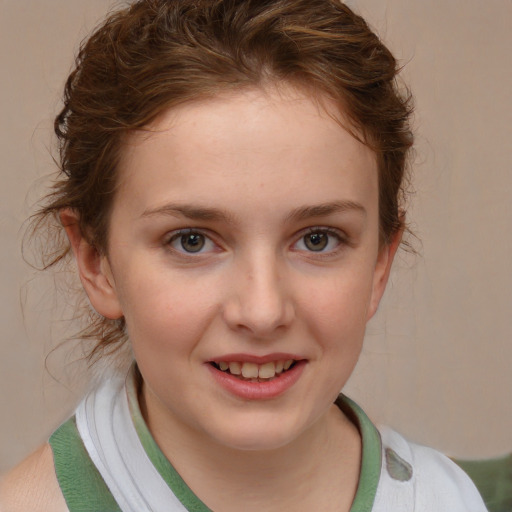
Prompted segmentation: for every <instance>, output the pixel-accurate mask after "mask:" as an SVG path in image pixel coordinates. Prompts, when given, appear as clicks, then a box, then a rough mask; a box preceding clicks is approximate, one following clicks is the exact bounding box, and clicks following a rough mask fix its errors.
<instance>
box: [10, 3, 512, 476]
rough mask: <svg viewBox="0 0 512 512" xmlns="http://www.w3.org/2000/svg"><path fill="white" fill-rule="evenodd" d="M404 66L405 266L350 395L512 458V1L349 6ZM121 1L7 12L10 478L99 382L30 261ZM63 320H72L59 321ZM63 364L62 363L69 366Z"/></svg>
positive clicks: (424, 430) (468, 447) (426, 430)
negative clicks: (407, 158)
mask: <svg viewBox="0 0 512 512" xmlns="http://www.w3.org/2000/svg"><path fill="white" fill-rule="evenodd" d="M349 3H350V4H351V5H353V6H356V7H357V9H358V10H359V11H360V12H362V13H363V14H364V15H365V16H366V17H367V19H368V20H369V21H370V22H371V24H372V25H373V26H374V27H375V28H376V29H377V30H378V31H379V33H380V34H381V36H382V37H383V39H384V40H385V41H386V42H387V43H388V44H389V45H390V47H391V48H392V49H393V51H394V52H395V53H396V55H397V56H398V57H399V58H400V59H401V60H402V62H403V63H405V64H406V68H405V72H404V76H405V78H406V80H407V81H408V82H409V83H410V85H411V87H412V89H413V91H414V92H415V95H416V103H417V114H416V128H417V132H418V137H417V138H418V144H417V153H418V155H417V161H416V163H415V166H414V168H415V174H416V177H415V181H414V183H415V189H416V195H415V197H414V198H413V201H414V203H413V206H412V207H411V210H410V219H411V221H412V222H413V225H414V229H415V232H416V234H417V235H418V236H419V238H420V239H421V241H422V246H420V249H421V251H422V255H421V256H417V257H411V256H408V255H402V256H401V257H400V258H399V260H398V262H397V263H398V265H397V267H396V269H395V272H394V275H393V279H392V283H391V286H390V288H389V289H388V292H387V296H386V300H385V302H384V304H383V305H382V307H381V310H380V312H379V314H378V317H377V318H376V319H375V320H374V321H373V322H372V324H371V325H370V326H369V329H368V336H367V341H366V347H365V350H364V353H363V355H362V358H361V361H360V365H359V367H358V369H357V370H356V373H355V375H354V376H353V378H352V379H351V381H350V383H349V385H348V386H347V392H348V393H349V394H351V395H352V396H353V397H355V398H356V399H357V400H359V401H360V403H362V405H363V406H364V407H365V408H366V409H367V411H368V412H369V414H370V415H371V416H372V417H373V418H374V419H375V420H377V421H379V422H385V423H387V424H390V425H392V426H394V427H395V428H397V429H398V430H400V431H401V432H402V433H404V434H405V435H407V436H408V437H410V438H412V439H415V440H418V441H420V442H424V443H428V444H430V445H433V446H435V447H437V448H439V449H441V450H444V451H447V452H449V453H451V454H455V455H459V456H466V457H472V456H491V455H496V454H499V453H503V452H505V451H512V405H511V403H512V400H511V398H512V372H511V371H510V368H511V364H512V271H511V270H512V262H511V254H512V229H511V228H512V207H511V197H512V157H511V152H510V150H511V142H510V139H511V130H510V127H511V125H512V100H511V97H510V91H511V84H512V64H511V62H512V60H511V58H510V51H511V49H512V31H511V30H510V27H511V26H512V1H510V0H448V1H447V0H421V1H420V0H417V1H415V0H355V1H351V2H349ZM111 4H112V2H110V1H109V0H0V39H1V41H0V42H1V44H0V55H1V70H0V73H1V77H2V78H1V92H2V94H1V95H0V102H1V109H0V112H1V113H2V123H1V128H0V131H1V137H0V147H1V155H2V169H1V174H0V180H1V181H0V184H1V186H0V263H1V264H0V283H1V292H0V305H1V308H0V322H1V325H2V329H3V336H2V338H1V341H0V389H1V390H2V392H1V393H0V410H1V411H2V413H1V414H0V470H3V469H6V468H7V467H9V466H10V465H12V464H14V463H15V462H17V461H18V460H19V459H20V458H22V457H23V456H24V455H26V454H27V453H28V452H29V451H31V450H32V449H34V448H35V447H36V446H37V445H38V444H39V443H41V442H42V441H43V440H45V439H46V438H47V436H48V435H49V433H50V432H51V431H52V430H53V429H54V428H55V427H56V426H57V425H58V424H59V422H60V421H61V420H62V419H63V418H64V417H65V416H66V415H67V414H69V413H70V411H71V410H72V408H73V404H74V403H75V402H76V401H77V400H78V399H79V397H80V394H81V393H82V390H83V387H84V382H85V381H86V380H87V373H86V372H85V370H84V367H83V365H80V364H71V363H69V364H67V363H66V362H69V361H71V360H72V359H73V357H74V356H73V355H72V354H70V353H69V350H68V348H69V345H68V348H66V347H63V348H61V349H59V350H57V351H56V352H53V353H52V354H51V355H50V357H49V358H48V359H47V360H46V367H47V368H46V369H45V356H46V355H47V354H48V353H49V352H50V350H51V349H52V347H55V346H56V345H57V344H58V343H59V341H60V340H61V339H62V338H63V337H64V336H65V333H66V332H68V331H66V329H68V328H69V325H68V323H66V322H64V323H63V322H62V321H60V320H59V319H60V318H61V317H67V316H69V314H70V313H69V311H67V310H65V309H64V310H63V309H62V307H61V305H59V303H58V301H56V299H55V294H54V293H53V291H52V290H53V287H54V283H53V279H52V277H51V276H42V275H39V274H38V273H37V272H34V271H32V270H31V269H30V268H29V267H27V265H26V264H24V263H23V261H22V258H21V254H20V244H21V227H22V223H23V221H24V219H26V218H27V216H28V215H29V214H30V212H31V211H32V204H33V203H34V201H35V199H36V198H37V197H38V196H39V195H40V194H41V191H42V190H43V189H44V183H45V181H44V179H43V177H44V176H46V175H47V174H48V173H49V172H50V171H51V170H52V169H53V168H54V167H53V163H52V160H51V156H50V153H51V150H52V147H53V143H54V142H53V139H52V135H51V125H52V116H53V115H54V113H55V112H56V111H57V109H58V106H59V97H60V93H61V89H62V86H63V82H64V79H65V77H66V75H67V72H68V71H69V69H70V66H71V62H72V57H73V53H74V51H75V50H76V47H77V44H78V42H79V41H80V40H81V39H82V38H83V37H84V36H85V34H86V33H87V32H88V30H89V29H90V28H91V27H92V26H94V24H95V22H96V21H97V20H98V19H99V17H100V16H101V15H102V13H104V12H105V11H106V9H107V7H108V6H109V5H111ZM62 311H64V313H62ZM65 363H66V364H65Z"/></svg>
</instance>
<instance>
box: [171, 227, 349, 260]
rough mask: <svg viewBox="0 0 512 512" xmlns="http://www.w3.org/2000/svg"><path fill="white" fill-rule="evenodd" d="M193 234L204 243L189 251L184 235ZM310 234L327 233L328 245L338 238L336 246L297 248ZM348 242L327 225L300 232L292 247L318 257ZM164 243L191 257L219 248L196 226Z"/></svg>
mask: <svg viewBox="0 0 512 512" xmlns="http://www.w3.org/2000/svg"><path fill="white" fill-rule="evenodd" d="M191 235H196V236H199V237H202V238H201V240H200V241H199V243H202V245H201V246H200V247H199V249H198V250H197V251H187V250H186V249H185V248H184V247H183V242H184V237H186V236H189V237H190V236H191ZM309 235H320V236H325V235H326V236H327V237H328V240H327V245H329V244H330V243H331V240H330V239H332V238H334V239H336V246H335V247H334V248H332V249H330V250H328V251H324V250H323V249H321V250H319V251H315V250H308V248H307V247H306V248H303V249H297V248H296V246H297V245H298V244H300V243H301V242H302V243H303V244H304V245H306V242H305V239H306V237H307V236H309ZM190 241H192V240H190ZM175 243H178V244H179V245H180V247H176V246H174V244H175ZM348 244H349V241H348V240H347V237H346V235H345V234H344V233H343V232H341V231H339V230H337V229H334V228H326V227H311V228H307V229H306V230H305V231H302V232H301V233H300V234H299V237H298V238H297V239H296V241H295V242H294V243H293V244H292V245H291V247H292V250H294V251H300V252H304V253H307V254H311V255H316V256H318V257H328V256H331V255H335V254H337V253H338V251H339V250H340V247H341V246H344V245H348ZM164 245H165V246H166V247H169V248H170V249H171V250H172V251H173V252H176V253H178V254H179V255H181V256H184V257H190V258H197V257H198V256H201V255H203V254H204V253H205V251H203V248H204V247H205V246H211V247H210V250H207V251H206V252H208V253H209V252H211V251H212V249H213V250H214V249H215V247H217V248H218V245H217V244H216V242H215V241H214V240H213V239H212V237H211V236H209V235H208V234H206V233H205V232H204V231H203V230H202V229H195V228H185V229H180V230H178V231H173V232H172V233H170V234H169V236H168V237H166V240H165V241H164Z"/></svg>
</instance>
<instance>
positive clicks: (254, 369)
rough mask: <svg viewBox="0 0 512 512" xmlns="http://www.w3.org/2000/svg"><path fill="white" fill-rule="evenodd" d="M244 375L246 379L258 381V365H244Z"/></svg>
mask: <svg viewBox="0 0 512 512" xmlns="http://www.w3.org/2000/svg"><path fill="white" fill-rule="evenodd" d="M242 375H243V376H244V377H245V378H246V379H256V378H257V377H258V365H257V364H254V363H244V364H243V365H242Z"/></svg>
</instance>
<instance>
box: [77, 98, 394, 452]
mask: <svg viewBox="0 0 512 512" xmlns="http://www.w3.org/2000/svg"><path fill="white" fill-rule="evenodd" d="M332 113H335V114H338V117H339V113H337V112H336V110H335V109H334V106H332ZM151 128H152V130H151V133H147V132H145V133H137V134H134V135H133V136H132V137H131V138H130V140H129V141H128V144H127V147H126V149H125V153H124V155H123V158H122V162H121V167H120V174H121V179H120V188H119V191H118V193H117V196H116V198H115V201H114V205H113V211H112V216H111V222H110V233H109V247H108V258H107V257H105V258H103V259H102V260H101V262H100V264H99V266H98V269H99V270H98V276H99V277H98V278H97V279H96V282H94V279H92V284H91V283H88V284H87V283H86V288H87V291H88V293H89V297H90V299H91V302H92V303H93V305H94V306H95V307H96V309H97V310H98V311H99V312H100V313H102V314H104V315H106V316H109V317H117V316H121V315H123V316H124V317H125V319H126V325H127V329H128V334H129V337H130V340H131V343H132V345H133V351H134V354H135V357H136V360H137V363H138V365H139V368H140V371H141V373H142V375H143V377H144V382H145V387H144V398H145V403H146V407H147V410H148V415H149V416H150V418H151V417H154V418H158V420H157V421H161V422H162V424H167V425H168V426H169V427H170V428H171V427H172V428H174V429H178V430H182V431H187V432H188V433H191V434H193V435H196V434H197V435H199V436H201V437H202V438H207V439H209V440H211V441H213V442H215V443H219V444H220V445H224V446H229V447H232V448H239V449H252V450H254V449H271V448H276V447H279V446H283V445H285V444H287V443H291V442H293V441H294V440H296V439H299V438H300V437H301V436H302V435H304V434H305V433H306V432H307V431H308V430H309V429H311V428H313V426H314V425H316V424H318V423H319V422H320V423H321V422H322V421H324V419H325V418H326V417H327V411H328V410H329V408H330V407H331V405H332V402H333V400H334V399H335V397H336V395H337V394H338V392H339V391H340V390H341V389H342V387H343V386H344V384H345V382H346V381H347V379H348V377H349V376H350V374H351V373H352V370H353V368H354V366H355V364H356V361H357V359H358V356H359V353H360V350H361V345H362V341H363V336H364V331H365V325H366V322H367V321H368V319H369V318H370V317H371V316H372V314H373V313H374V312H375V309H376V307H377V305H378V302H379V300H380V297H381V295H382V293H383V290H384V287H385V283H386V279H387V275H388V270H389V266H390V264H391V259H392V250H391V249H390V248H389V247H384V248H380V246H379V229H378V228H379V224H378V188H377V187H378V184H377V182H378V178H377V167H376V161H375V156H374V154H373V153H372V152H371V151H370V150H369V149H368V148H367V147H365V146H364V145H363V144H361V143H360V142H358V141H357V140H356V139H354V138H353V137H352V136H351V135H350V134H349V133H348V132H347V131H345V130H344V129H343V128H341V127H340V125H339V124H338V123H336V122H335V121H334V120H333V119H332V118H331V117H330V116H329V115H327V114H326V113H325V112H324V110H323V109H321V108H319V107H318V105H317V104H316V103H315V102H313V101H312V100H311V99H309V98H308V97H306V96H303V95H301V94H300V93H298V92H294V91H292V90H291V89H290V90H281V91H279V92H276V91H274V92H269V91H267V92H262V91H258V90H254V91H246V92H243V93H237V94H232V95H226V96H220V97H218V98H216V99H213V100H207V101H204V102H197V103H194V104H189V105H186V106H182V107H179V108H177V109H174V110H172V111H169V112H166V113H165V114H164V115H162V116H161V117H160V118H159V119H158V121H157V122H155V123H154V125H153V126H152V127H151ZM101 279H103V281H101V283H100V284H98V282H100V280H101ZM83 280H84V279H83ZM84 282H85V281H84Z"/></svg>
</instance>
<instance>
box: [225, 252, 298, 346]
mask: <svg viewBox="0 0 512 512" xmlns="http://www.w3.org/2000/svg"><path fill="white" fill-rule="evenodd" d="M284 267H285V265H284V262H283V261H282V260H281V258H280V257H279V255H278V254H277V253H276V251H275V250H273V249H272V248H270V247H268V246H263V247H259V248H258V249H257V250H252V251H251V252H249V253H248V254H245V255H243V256H241V257H240V259H239V261H238V262H237V268H236V275H233V280H234V286H233V288H232V290H233V293H232V297H230V299H229V303H228V304H227V305H226V318H227V320H228V322H229V323H230V325H231V326H232V327H233V328H238V329H240V328H243V329H246V330H249V331H251V333H252V334H253V335H255V336H257V337H263V336H268V335H270V334H272V333H273V332H274V331H275V330H276V329H279V328H280V327H281V328H282V327H285V326H286V325H288V324H289V323H290V321H291V319H292V317H293V307H292V303H291V300H290V297H289V295H288V291H287V287H286V282H285V281H286V280H285V273H286V269H285V268H284Z"/></svg>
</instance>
